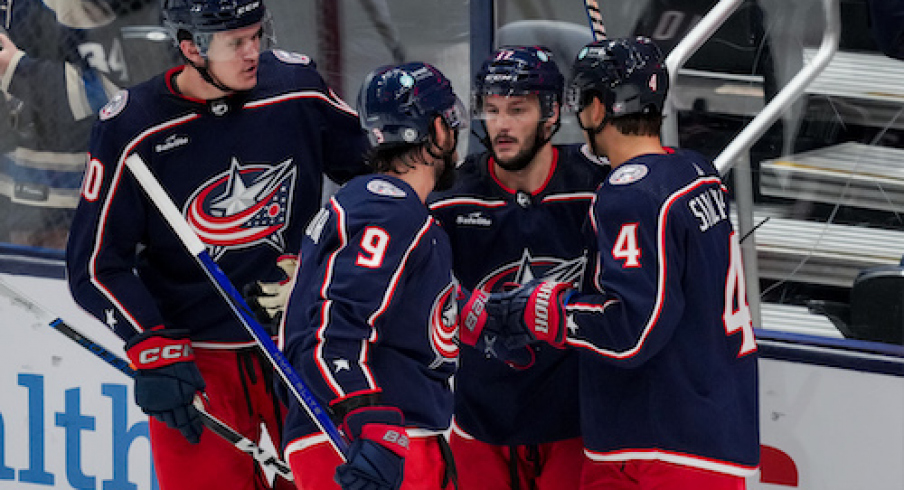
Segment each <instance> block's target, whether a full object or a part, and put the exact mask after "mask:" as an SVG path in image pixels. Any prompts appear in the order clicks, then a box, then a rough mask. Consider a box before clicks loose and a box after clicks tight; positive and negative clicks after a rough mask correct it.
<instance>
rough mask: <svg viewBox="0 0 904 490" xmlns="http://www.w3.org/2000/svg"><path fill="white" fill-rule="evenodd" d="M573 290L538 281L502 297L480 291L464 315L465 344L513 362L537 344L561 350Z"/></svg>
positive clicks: (557, 284) (473, 295) (569, 287)
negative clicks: (567, 308)
mask: <svg viewBox="0 0 904 490" xmlns="http://www.w3.org/2000/svg"><path fill="white" fill-rule="evenodd" d="M572 290H573V289H572V286H571V284H569V283H564V282H554V281H540V280H538V279H535V280H533V281H531V282H529V283H527V284H525V285H523V286H520V287H518V288H516V289H513V290H511V291H506V292H502V293H487V292H485V291H476V292H474V294H472V295H471V299H470V300H469V301H468V303H467V305H465V307H464V310H463V311H462V313H461V326H460V333H459V335H460V337H461V341H462V342H463V343H465V344H468V345H473V346H475V347H476V348H478V349H481V350H483V351H484V352H485V353H486V354H488V355H492V356H494V357H498V358H500V359H502V360H506V361H509V362H511V361H512V359H511V357H510V356H512V355H513V354H514V355H516V356H523V354H521V352H522V351H523V349H524V347H525V346H528V345H529V344H532V343H534V342H537V341H543V342H547V343H549V344H550V345H552V346H553V347H556V348H559V349H561V348H563V347H564V345H565V332H566V328H565V322H566V317H565V303H566V299H567V296H569V295H570V292H571V291H572ZM528 350H530V349H529V348H528ZM531 355H533V351H532V350H531ZM516 364H517V363H516Z"/></svg>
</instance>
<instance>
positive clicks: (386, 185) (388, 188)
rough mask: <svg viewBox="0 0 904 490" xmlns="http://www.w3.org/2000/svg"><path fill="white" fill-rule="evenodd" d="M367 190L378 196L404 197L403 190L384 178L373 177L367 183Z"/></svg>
mask: <svg viewBox="0 0 904 490" xmlns="http://www.w3.org/2000/svg"><path fill="white" fill-rule="evenodd" d="M367 190H369V191H370V192H373V193H374V194H376V195H378V196H386V197H405V196H406V194H405V191H403V190H402V189H399V188H398V187H396V185H395V184H393V183H391V182H387V181H385V180H380V179H374V180H371V181H370V182H368V183H367Z"/></svg>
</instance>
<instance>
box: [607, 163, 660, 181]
mask: <svg viewBox="0 0 904 490" xmlns="http://www.w3.org/2000/svg"><path fill="white" fill-rule="evenodd" d="M648 173H650V169H649V168H647V166H646V165H641V164H639V163H631V164H628V165H622V166H621V167H618V168H617V169H615V170H613V171H612V175H610V176H609V183H610V184H612V185H627V184H631V183H633V182H637V181H638V180H640V179H642V178H644V177H646V176H647V174H648Z"/></svg>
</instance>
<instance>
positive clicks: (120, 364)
mask: <svg viewBox="0 0 904 490" xmlns="http://www.w3.org/2000/svg"><path fill="white" fill-rule="evenodd" d="M0 294H2V295H4V296H6V297H8V298H9V299H10V300H12V301H13V303H15V304H17V305H19V306H20V307H22V308H24V309H25V310H28V311H29V312H30V313H32V314H33V315H35V316H36V317H37V318H38V320H40V321H41V322H43V323H46V324H47V325H50V326H51V327H53V328H54V329H55V330H56V331H57V332H60V333H61V334H63V335H65V336H66V337H68V338H69V339H70V340H72V341H73V342H75V343H76V344H79V345H80V346H82V347H84V348H85V349H86V350H88V351H90V352H91V353H92V354H94V355H95V356H97V357H99V358H101V359H102V360H103V361H104V362H106V363H107V364H109V365H111V366H113V367H114V368H116V369H118V370H119V371H120V372H121V373H123V374H125V375H126V376H128V377H130V378H134V377H135V370H134V369H132V366H131V365H130V364H129V362H128V361H126V360H125V359H123V358H121V357H119V356H117V355H116V354H114V353H112V352H110V351H109V350H107V349H106V348H105V347H104V346H102V345H100V344H99V343H97V342H95V341H94V340H92V339H90V338H88V337H86V336H85V335H83V334H82V333H81V332H79V331H78V330H76V329H75V328H73V327H72V326H70V325H69V324H67V323H66V322H64V321H63V319H62V318H59V317H54V316H53V314H51V313H50V312H49V311H48V310H46V309H45V308H43V307H42V306H40V305H38V304H37V303H35V302H34V301H32V300H31V299H29V298H28V297H27V296H25V294H23V293H22V292H20V291H18V290H16V289H14V288H13V287H12V286H10V285H9V284H7V283H6V282H5V281H3V280H2V279H0ZM194 406H195V408H197V409H198V412H199V413H200V414H201V420H202V421H203V422H204V426H205V427H207V428H208V429H210V430H211V431H212V432H213V433H215V434H216V435H218V436H220V437H222V438H223V439H226V440H227V441H229V442H230V443H231V444H232V445H233V446H235V447H236V448H237V449H238V450H240V451H242V452H244V453H247V454H249V455H251V457H253V458H254V459H255V460H257V462H258V463H260V465H261V467H263V468H269V469H272V470H273V471H275V472H276V474H278V475H279V476H281V477H283V478H285V479H286V480H289V481H294V479H293V477H292V470H291V468H289V465H287V464H286V463H285V462H284V461H282V460H281V459H279V457H278V456H276V455H275V454H273V453H271V452H270V451H267V450H266V449H264V448H262V447H260V446H258V445H257V444H255V443H254V442H253V441H252V440H251V439H248V438H247V437H245V436H243V435H242V434H239V433H238V432H236V430H235V429H233V428H232V427H230V426H228V425H227V424H226V423H225V422H223V421H222V420H220V419H218V418H216V417H214V416H213V415H211V414H210V413H209V412H207V409H206V408H205V407H204V402H203V400H201V397H200V396H195V400H194Z"/></svg>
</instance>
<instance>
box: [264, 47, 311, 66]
mask: <svg viewBox="0 0 904 490" xmlns="http://www.w3.org/2000/svg"><path fill="white" fill-rule="evenodd" d="M273 55H274V56H276V58H277V59H279V60H280V61H282V62H283V63H289V64H292V65H310V64H311V57H310V56H308V55H306V54H301V53H291V52H289V51H284V50H282V49H274V50H273Z"/></svg>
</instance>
